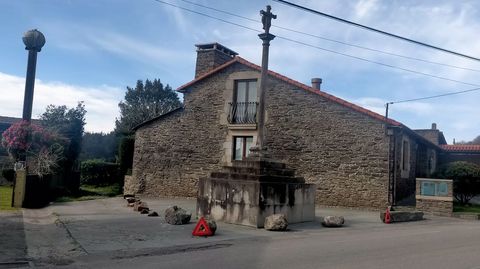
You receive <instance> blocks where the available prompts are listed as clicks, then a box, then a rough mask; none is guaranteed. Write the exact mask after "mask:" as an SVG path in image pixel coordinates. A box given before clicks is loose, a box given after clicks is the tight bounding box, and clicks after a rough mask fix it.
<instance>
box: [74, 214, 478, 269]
mask: <svg viewBox="0 0 480 269" xmlns="http://www.w3.org/2000/svg"><path fill="white" fill-rule="evenodd" d="M82 264H83V265H84V266H85V267H90V266H93V267H90V268H96V267H97V268H171V269H173V268H232V269H233V268H239V269H240V268H242V269H243V268H265V269H269V268H271V269H274V268H275V269H279V268H299V269H301V268H302V269H303V268H330V269H332V268H342V269H348V268H369V269H375V268H379V269H380V268H382V269H383V268H410V269H414V268H445V269H474V268H480V225H479V223H477V222H454V223H451V222H446V223H443V224H433V223H432V225H428V221H425V222H424V223H421V224H420V223H416V224H413V225H405V224H400V225H398V224H394V225H391V226H390V227H388V228H380V229H373V230H369V229H355V230H351V229H348V228H346V229H333V230H332V229H331V230H328V231H320V230H311V231H297V232H287V233H282V234H281V235H280V234H277V235H275V236H273V237H271V236H268V235H267V236H259V237H257V238H244V239H237V240H226V241H221V242H215V243H212V244H210V245H198V246H194V245H193V246H188V247H185V248H181V247H180V248H176V249H172V250H171V251H170V252H169V251H164V252H162V251H158V250H157V252H155V251H152V252H151V253H143V254H142V255H138V256H136V257H135V255H133V256H130V257H128V256H127V257H120V256H117V257H115V258H110V259H108V260H107V259H105V257H102V256H98V257H90V258H86V259H85V260H84V261H83V262H81V263H80V264H77V265H78V266H81V265H82Z"/></svg>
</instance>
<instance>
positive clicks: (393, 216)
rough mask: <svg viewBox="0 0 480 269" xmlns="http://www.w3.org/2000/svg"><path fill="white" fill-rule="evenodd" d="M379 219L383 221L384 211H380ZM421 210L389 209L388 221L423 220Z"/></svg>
mask: <svg viewBox="0 0 480 269" xmlns="http://www.w3.org/2000/svg"><path fill="white" fill-rule="evenodd" d="M380 219H381V220H382V222H385V212H381V213H380ZM423 219H424V218H423V212H421V211H390V222H392V223H393V222H406V221H419V220H423Z"/></svg>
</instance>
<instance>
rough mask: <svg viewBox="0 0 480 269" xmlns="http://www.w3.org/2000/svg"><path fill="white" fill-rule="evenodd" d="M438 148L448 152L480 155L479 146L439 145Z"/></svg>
mask: <svg viewBox="0 0 480 269" xmlns="http://www.w3.org/2000/svg"><path fill="white" fill-rule="evenodd" d="M440 147H441V148H442V149H444V150H446V151H450V152H466V151H468V152H472V151H476V152H479V153H480V145H440Z"/></svg>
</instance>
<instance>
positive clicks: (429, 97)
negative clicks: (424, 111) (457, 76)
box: [387, 87, 480, 104]
mask: <svg viewBox="0 0 480 269" xmlns="http://www.w3.org/2000/svg"><path fill="white" fill-rule="evenodd" d="M478 90H480V87H479V88H474V89H469V90H464V91H458V92H450V93H444V94H438V95H432V96H427V97H420V98H414V99H405V100H400V101H394V102H388V103H387V104H399V103H407V102H413V101H419V100H426V99H433V98H438V97H444V96H450V95H456V94H462V93H467V92H473V91H478Z"/></svg>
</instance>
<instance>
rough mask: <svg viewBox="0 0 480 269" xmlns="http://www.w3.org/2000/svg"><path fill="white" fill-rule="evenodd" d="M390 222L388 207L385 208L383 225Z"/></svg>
mask: <svg viewBox="0 0 480 269" xmlns="http://www.w3.org/2000/svg"><path fill="white" fill-rule="evenodd" d="M391 222H392V217H391V216H390V207H387V210H386V211H385V223H386V224H390V223H391Z"/></svg>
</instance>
